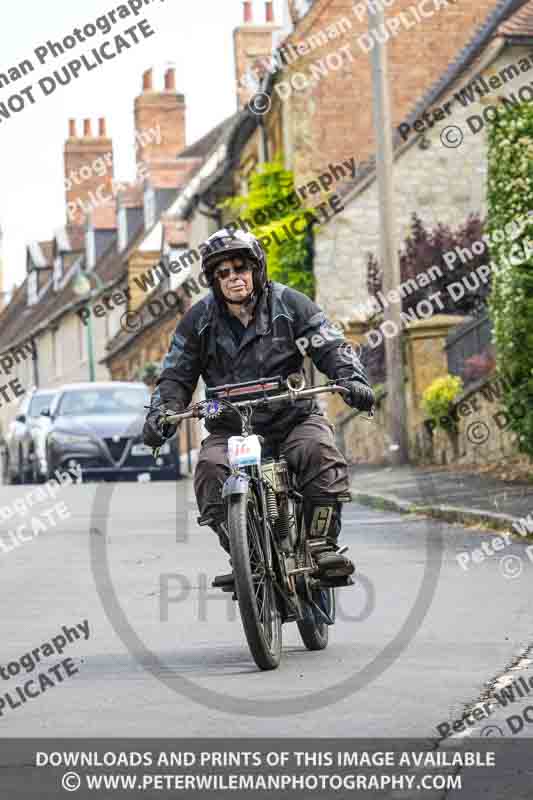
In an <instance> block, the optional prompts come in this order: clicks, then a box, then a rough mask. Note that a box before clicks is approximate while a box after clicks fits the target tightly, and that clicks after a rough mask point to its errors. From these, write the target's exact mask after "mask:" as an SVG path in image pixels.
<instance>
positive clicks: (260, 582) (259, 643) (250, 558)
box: [228, 486, 281, 670]
mask: <svg viewBox="0 0 533 800" xmlns="http://www.w3.org/2000/svg"><path fill="white" fill-rule="evenodd" d="M228 532H229V538H230V547H231V563H232V566H233V575H234V578H235V590H236V593H237V600H238V602H239V609H240V612H241V619H242V625H243V628H244V633H245V634H246V639H247V641H248V646H249V648H250V652H251V653H252V656H253V658H254V661H255V663H256V664H257V666H258V667H259V668H260V669H263V670H269V669H275V668H276V667H277V666H278V665H279V662H280V658H281V616H280V613H279V609H278V606H277V603H276V589H275V587H274V583H273V577H272V565H271V564H269V563H268V562H267V558H266V556H265V546H264V536H265V535H268V534H267V533H266V532H265V531H264V529H263V525H262V523H261V517H260V513H259V504H258V500H257V496H256V494H255V492H254V491H253V489H252V487H251V486H250V487H249V488H248V493H247V494H239V495H230V497H229V498H228Z"/></svg>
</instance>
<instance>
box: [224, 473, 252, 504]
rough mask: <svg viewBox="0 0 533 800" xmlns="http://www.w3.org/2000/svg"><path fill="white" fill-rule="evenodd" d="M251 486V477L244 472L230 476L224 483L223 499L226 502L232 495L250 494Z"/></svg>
mask: <svg viewBox="0 0 533 800" xmlns="http://www.w3.org/2000/svg"><path fill="white" fill-rule="evenodd" d="M249 485H250V476H249V475H246V473H244V472H239V473H238V474H236V475H230V476H229V478H226V480H225V481H224V486H223V487H222V499H223V500H225V499H226V498H227V497H230V495H232V494H248V486H249Z"/></svg>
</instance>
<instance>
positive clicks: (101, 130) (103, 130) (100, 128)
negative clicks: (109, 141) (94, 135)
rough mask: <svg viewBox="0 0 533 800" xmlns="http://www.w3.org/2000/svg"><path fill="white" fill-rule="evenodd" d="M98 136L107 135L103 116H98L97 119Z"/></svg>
mask: <svg viewBox="0 0 533 800" xmlns="http://www.w3.org/2000/svg"><path fill="white" fill-rule="evenodd" d="M98 136H102V137H105V136H107V130H106V124H105V117H100V119H99V120H98Z"/></svg>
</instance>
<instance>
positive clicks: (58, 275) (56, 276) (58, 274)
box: [53, 253, 63, 292]
mask: <svg viewBox="0 0 533 800" xmlns="http://www.w3.org/2000/svg"><path fill="white" fill-rule="evenodd" d="M62 277H63V257H62V255H61V253H58V254H57V256H56V257H55V258H54V272H53V282H54V291H55V292H57V290H58V289H59V287H60V284H61V279H62Z"/></svg>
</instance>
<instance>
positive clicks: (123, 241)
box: [118, 206, 128, 251]
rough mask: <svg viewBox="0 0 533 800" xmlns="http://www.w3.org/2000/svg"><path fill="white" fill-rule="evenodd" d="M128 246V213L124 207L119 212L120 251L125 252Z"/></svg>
mask: <svg viewBox="0 0 533 800" xmlns="http://www.w3.org/2000/svg"><path fill="white" fill-rule="evenodd" d="M127 246H128V212H127V209H126V208H124V206H123V207H122V208H121V209H120V211H119V212H118V249H119V250H120V251H122V250H125V249H126V247H127Z"/></svg>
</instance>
